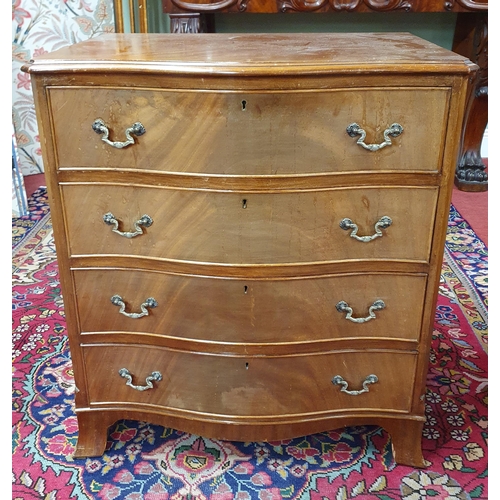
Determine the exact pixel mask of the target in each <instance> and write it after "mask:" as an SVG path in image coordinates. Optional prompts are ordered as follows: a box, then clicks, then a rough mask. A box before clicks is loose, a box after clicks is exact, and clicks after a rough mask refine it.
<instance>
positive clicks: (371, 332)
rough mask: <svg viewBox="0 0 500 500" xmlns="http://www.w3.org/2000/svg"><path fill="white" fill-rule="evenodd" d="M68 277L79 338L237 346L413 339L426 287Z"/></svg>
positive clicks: (90, 272) (358, 279) (363, 280)
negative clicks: (119, 336) (124, 335)
mask: <svg viewBox="0 0 500 500" xmlns="http://www.w3.org/2000/svg"><path fill="white" fill-rule="evenodd" d="M73 276H74V282H75V293H76V295H77V297H78V316H79V322H80V327H81V329H82V332H84V333H92V332H101V333H102V332H104V333H105V332H111V333H113V332H116V333H121V332H128V333H133V332H136V331H140V332H143V333H144V334H145V333H150V334H154V335H155V336H158V335H161V336H165V337H167V336H168V337H174V338H181V339H196V340H205V341H211V342H219V343H221V344H222V343H230V344H240V345H241V344H242V343H243V344H246V343H252V344H254V343H287V342H302V343H307V342H314V341H321V340H329V339H347V338H351V339H354V338H360V339H363V338H364V339H368V338H372V339H373V338H380V339H405V340H413V341H414V342H416V341H418V339H419V335H420V329H421V320H422V318H421V311H422V307H423V301H424V293H425V288H426V284H427V276H426V275H422V274H413V275H411V274H410V275H408V274H405V275H403V274H392V273H363V274H360V273H358V274H355V273H352V274H351V273H349V274H346V275H337V276H326V277H316V278H296V279H281V280H277V279H265V280H255V279H253V280H252V279H230V278H227V277H218V278H215V277H202V276H179V275H175V274H167V273H163V272H154V271H144V270H139V269H74V270H73ZM95 283H99V294H96V290H95ZM117 296H119V297H120V299H118V298H117ZM150 298H151V299H153V300H154V302H153V301H150V302H149V303H148V299H150ZM344 303H345V305H344ZM122 305H123V307H122ZM348 308H350V309H351V312H349V309H348ZM120 311H121V312H120ZM220 348H221V349H222V348H224V346H223V345H221V346H220Z"/></svg>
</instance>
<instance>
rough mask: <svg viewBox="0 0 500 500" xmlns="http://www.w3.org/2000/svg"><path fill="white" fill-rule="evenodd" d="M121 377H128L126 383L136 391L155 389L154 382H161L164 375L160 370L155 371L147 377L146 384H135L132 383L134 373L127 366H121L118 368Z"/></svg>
mask: <svg viewBox="0 0 500 500" xmlns="http://www.w3.org/2000/svg"><path fill="white" fill-rule="evenodd" d="M118 373H119V375H120V377H123V378H126V379H127V383H126V385H128V386H130V387H132V389H135V390H136V391H147V390H148V389H153V382H159V381H160V380H161V379H162V378H163V377H162V374H161V373H160V372H153V373H151V375H149V377H146V385H134V384H133V383H132V375H131V374H130V372H129V371H128V370H127V369H126V368H121V369H120V370H118Z"/></svg>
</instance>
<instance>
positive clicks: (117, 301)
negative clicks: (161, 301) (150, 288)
mask: <svg viewBox="0 0 500 500" xmlns="http://www.w3.org/2000/svg"><path fill="white" fill-rule="evenodd" d="M111 302H112V303H113V304H114V305H115V306H119V307H120V310H119V311H118V312H120V313H121V314H123V315H124V316H127V318H132V319H137V318H142V317H143V316H149V311H148V309H147V308H148V307H149V308H151V309H153V308H154V307H158V302H156V300H155V299H153V297H149V298H147V299H146V300H145V301H144V302H143V303H142V304H141V311H142V312H140V313H128V312H125V302H123V299H122V298H121V297H120V296H119V295H113V297H111Z"/></svg>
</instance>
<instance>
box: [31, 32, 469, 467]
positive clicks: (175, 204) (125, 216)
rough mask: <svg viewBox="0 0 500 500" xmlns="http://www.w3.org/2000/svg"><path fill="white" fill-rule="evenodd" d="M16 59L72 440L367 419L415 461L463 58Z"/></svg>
mask: <svg viewBox="0 0 500 500" xmlns="http://www.w3.org/2000/svg"><path fill="white" fill-rule="evenodd" d="M24 69H25V70H26V71H28V72H30V73H31V76H32V81H33V86H34V89H35V95H36V106H37V115H38V119H39V124H40V130H41V131H42V134H43V141H42V144H43V145H44V148H43V154H44V161H45V164H46V165H47V167H46V168H47V172H46V175H47V182H48V187H49V194H50V201H51V213H52V218H53V223H54V236H55V240H56V245H57V253H58V262H59V267H60V274H61V282H62V287H63V294H64V303H65V309H66V315H67V319H68V334H69V337H70V346H71V352H72V359H73V364H74V373H75V380H76V385H77V388H78V391H77V393H76V414H77V417H78V423H79V439H78V448H77V451H76V455H77V456H80V457H81V456H89V455H99V454H102V453H103V451H104V447H105V444H106V432H107V428H108V427H109V425H111V424H112V423H113V422H114V421H115V420H117V419H120V418H135V419H141V420H149V421H151V422H155V423H159V424H162V425H165V426H171V427H175V428H178V429H180V430H184V431H187V432H193V433H197V434H201V435H206V436H210V437H215V438H221V439H233V440H244V441H247V440H257V441H262V440H276V439H284V438H290V437H294V436H300V435H305V434H308V433H313V432H320V431H325V430H328V429H333V428H338V427H341V426H348V425H356V424H376V425H381V426H383V427H385V428H386V429H387V430H388V431H389V432H390V433H391V436H392V440H393V448H394V451H395V457H396V460H397V461H398V462H399V463H405V464H410V465H414V466H423V465H424V462H423V458H422V453H421V446H420V440H421V432H422V426H423V422H424V414H423V410H424V406H423V395H424V392H425V381H426V374H427V364H428V353H429V346H430V340H431V329H432V324H433V319H434V308H435V302H436V294H437V287H438V284H439V276H440V267H441V261H442V257H443V245H444V238H445V232H446V227H447V216H448V210H449V204H450V195H451V187H452V183H453V174H454V165H455V162H456V160H457V154H458V151H459V146H460V130H461V125H462V120H463V116H464V107H465V103H466V99H467V94H468V84H469V79H470V77H471V75H473V74H474V71H475V69H476V67H475V66H474V65H473V64H471V63H470V62H469V61H468V60H466V59H464V58H463V57H460V56H458V55H456V54H453V53H451V52H449V51H446V50H444V49H441V48H439V47H436V46H434V45H432V44H430V43H428V42H425V41H424V40H421V39H418V38H416V37H414V36H412V35H409V34H404V33H403V34H378V35H376V34H364V35H360V34H357V35H352V34H343V35H342V34H323V35H318V34H310V35H307V34H304V35H300V36H297V35H293V36H292V35H286V34H284V35H195V36H189V35H185V36H182V37H178V36H177V35H140V34H133V35H105V36H101V37H98V38H96V39H92V40H89V41H86V42H83V43H81V44H76V45H74V46H71V47H67V48H65V49H61V50H59V51H57V52H54V53H53V54H49V55H46V56H44V57H40V58H39V59H38V60H37V61H36V62H34V63H32V64H30V65H27V66H26V67H25V68H24Z"/></svg>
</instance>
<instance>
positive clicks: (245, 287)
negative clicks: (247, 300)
mask: <svg viewBox="0 0 500 500" xmlns="http://www.w3.org/2000/svg"><path fill="white" fill-rule="evenodd" d="M243 290H244V292H245V293H247V292H248V287H247V286H246V285H245V286H244V287H243Z"/></svg>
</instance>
